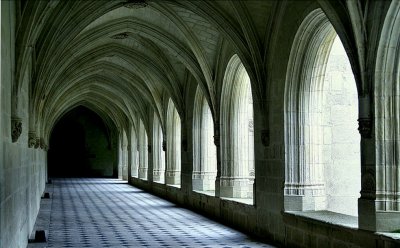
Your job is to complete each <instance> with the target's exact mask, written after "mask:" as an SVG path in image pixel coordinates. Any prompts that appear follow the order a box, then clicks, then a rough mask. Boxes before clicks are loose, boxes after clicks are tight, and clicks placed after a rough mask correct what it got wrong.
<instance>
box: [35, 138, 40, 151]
mask: <svg viewBox="0 0 400 248" xmlns="http://www.w3.org/2000/svg"><path fill="white" fill-rule="evenodd" d="M39 147H40V138H36V142H35V149H38V148H39Z"/></svg>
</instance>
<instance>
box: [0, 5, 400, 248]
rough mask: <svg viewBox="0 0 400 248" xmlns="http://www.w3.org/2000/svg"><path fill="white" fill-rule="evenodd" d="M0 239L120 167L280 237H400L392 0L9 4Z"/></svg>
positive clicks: (189, 203)
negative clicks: (66, 191) (69, 180)
mask: <svg viewBox="0 0 400 248" xmlns="http://www.w3.org/2000/svg"><path fill="white" fill-rule="evenodd" d="M0 111H1V112H0V163H1V166H0V203H1V206H0V213H1V214H0V222H1V225H0V247H25V246H26V245H27V242H28V236H29V235H30V233H31V232H32V231H33V227H34V223H35V220H36V217H37V214H38V211H39V206H40V199H41V195H42V194H43V192H44V191H45V187H46V183H48V182H49V181H48V180H49V178H52V177H117V178H119V179H123V180H126V181H128V183H129V184H132V185H134V186H136V187H139V188H142V189H144V190H146V191H148V192H151V193H154V194H156V195H158V196H161V197H163V198H165V199H168V200H170V201H172V202H175V203H177V204H179V205H181V206H184V207H187V208H190V209H194V210H196V211H197V212H200V213H203V214H206V215H207V216H210V217H212V218H214V219H216V220H218V221H221V222H224V223H226V224H228V225H231V226H233V227H235V228H237V229H239V230H243V231H245V232H248V233H250V234H252V235H254V236H257V237H260V238H263V239H266V240H270V241H271V242H273V243H276V244H279V245H284V246H290V247H350V246H351V247H398V246H400V241H399V240H400V235H399V232H400V1H399V0H386V1H384V0H382V1H364V0H308V1H307V0H303V1H297V0H284V1H274V0H263V1H261V0H254V1H245V0H243V1H234V0H231V1H227V0H221V1H219V0H217V1H188V0H166V1H164V0H163V1H161V0H112V1H109V0H85V1H83V0H82V1H63V0H54V1H33V0H27V1H26V0H25V1H24V0H15V1H1V85H0Z"/></svg>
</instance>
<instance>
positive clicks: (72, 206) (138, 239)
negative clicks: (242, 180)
mask: <svg viewBox="0 0 400 248" xmlns="http://www.w3.org/2000/svg"><path fill="white" fill-rule="evenodd" d="M52 187H53V189H52V190H53V194H52V206H51V216H50V225H49V238H48V243H47V247H57V248H60V247H272V246H269V245H266V244H262V243H259V242H256V241H253V240H251V239H250V238H249V237H248V236H246V235H245V234H243V233H240V232H238V231H236V230H233V229H231V228H229V227H226V226H224V225H221V224H219V223H217V222H214V221H212V220H210V219H208V218H206V217H203V216H201V215H199V214H196V213H194V212H192V211H190V210H187V209H184V208H180V207H177V206H176V205H174V204H172V203H170V202H168V201H166V200H163V199H161V198H158V197H156V196H153V195H151V194H148V193H146V192H144V191H142V190H140V189H137V188H135V187H132V186H130V185H128V184H126V183H124V182H122V181H120V180H116V179H57V180H53V184H52Z"/></svg>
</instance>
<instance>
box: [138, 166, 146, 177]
mask: <svg viewBox="0 0 400 248" xmlns="http://www.w3.org/2000/svg"><path fill="white" fill-rule="evenodd" d="M139 178H140V179H144V180H147V168H139Z"/></svg>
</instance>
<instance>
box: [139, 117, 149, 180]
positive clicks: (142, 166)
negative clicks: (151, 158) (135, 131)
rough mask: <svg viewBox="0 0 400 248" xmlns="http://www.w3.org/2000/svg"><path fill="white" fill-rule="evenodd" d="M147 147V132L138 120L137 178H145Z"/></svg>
mask: <svg viewBox="0 0 400 248" xmlns="http://www.w3.org/2000/svg"><path fill="white" fill-rule="evenodd" d="M147 151H148V148H147V132H146V129H145V127H144V125H143V122H142V120H140V125H139V178H140V179H144V180H147V169H148V153H147Z"/></svg>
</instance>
